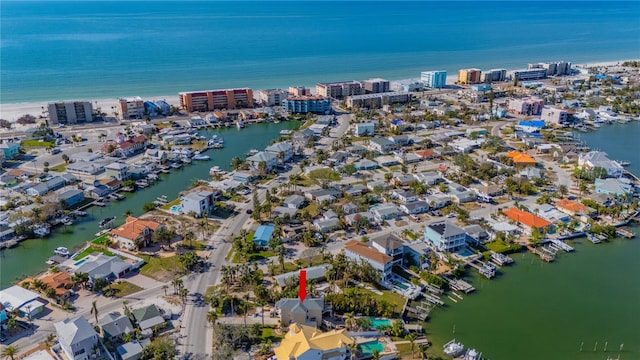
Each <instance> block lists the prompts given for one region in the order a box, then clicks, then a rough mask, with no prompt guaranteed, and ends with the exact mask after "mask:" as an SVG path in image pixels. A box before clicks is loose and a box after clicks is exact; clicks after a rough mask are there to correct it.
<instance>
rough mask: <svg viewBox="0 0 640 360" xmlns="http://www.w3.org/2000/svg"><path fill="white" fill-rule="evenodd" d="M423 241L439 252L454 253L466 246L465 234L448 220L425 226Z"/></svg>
mask: <svg viewBox="0 0 640 360" xmlns="http://www.w3.org/2000/svg"><path fill="white" fill-rule="evenodd" d="M424 241H426V242H427V243H429V244H431V245H432V246H433V247H434V248H436V249H438V250H440V251H448V252H455V251H458V250H461V249H462V248H464V247H465V246H466V245H467V233H466V232H465V231H464V229H462V228H461V227H459V226H457V225H456V224H454V223H452V222H450V221H448V220H440V221H435V222H432V223H430V224H427V226H426V227H425V229H424Z"/></svg>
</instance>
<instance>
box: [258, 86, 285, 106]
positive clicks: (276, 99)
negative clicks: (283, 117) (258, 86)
mask: <svg viewBox="0 0 640 360" xmlns="http://www.w3.org/2000/svg"><path fill="white" fill-rule="evenodd" d="M287 97H289V92H288V91H287V90H284V89H262V90H258V103H260V104H261V105H265V106H281V105H282V102H283V101H284V100H285V99H286V98H287Z"/></svg>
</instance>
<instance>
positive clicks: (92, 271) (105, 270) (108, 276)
mask: <svg viewBox="0 0 640 360" xmlns="http://www.w3.org/2000/svg"><path fill="white" fill-rule="evenodd" d="M70 261H72V260H70ZM74 265H75V264H74ZM132 268H133V266H132V265H131V264H129V263H128V262H125V261H124V260H122V259H120V257H118V256H107V255H105V254H98V255H88V256H86V257H85V258H84V262H83V263H82V264H80V265H78V266H75V269H73V270H72V272H73V273H87V274H88V275H89V279H90V280H91V281H95V280H96V279H105V280H108V281H111V280H115V279H118V278H121V277H123V276H124V275H125V274H128V273H129V272H130V271H131V270H132Z"/></svg>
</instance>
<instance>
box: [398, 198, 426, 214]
mask: <svg viewBox="0 0 640 360" xmlns="http://www.w3.org/2000/svg"><path fill="white" fill-rule="evenodd" d="M400 210H402V212H404V213H405V214H409V215H416V214H423V213H426V212H427V211H429V204H427V202H426V201H424V200H416V201H411V202H406V203H404V204H400Z"/></svg>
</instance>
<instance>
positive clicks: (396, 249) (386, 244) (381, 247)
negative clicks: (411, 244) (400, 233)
mask: <svg viewBox="0 0 640 360" xmlns="http://www.w3.org/2000/svg"><path fill="white" fill-rule="evenodd" d="M371 247H372V248H373V249H375V250H377V251H379V252H381V253H383V254H386V255H389V256H391V257H392V258H393V259H392V260H391V262H392V264H393V265H401V264H402V256H403V252H402V249H403V247H404V241H402V240H401V239H400V238H399V237H397V236H396V235H395V234H392V233H389V234H385V235H381V236H376V237H374V238H372V239H371Z"/></svg>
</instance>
